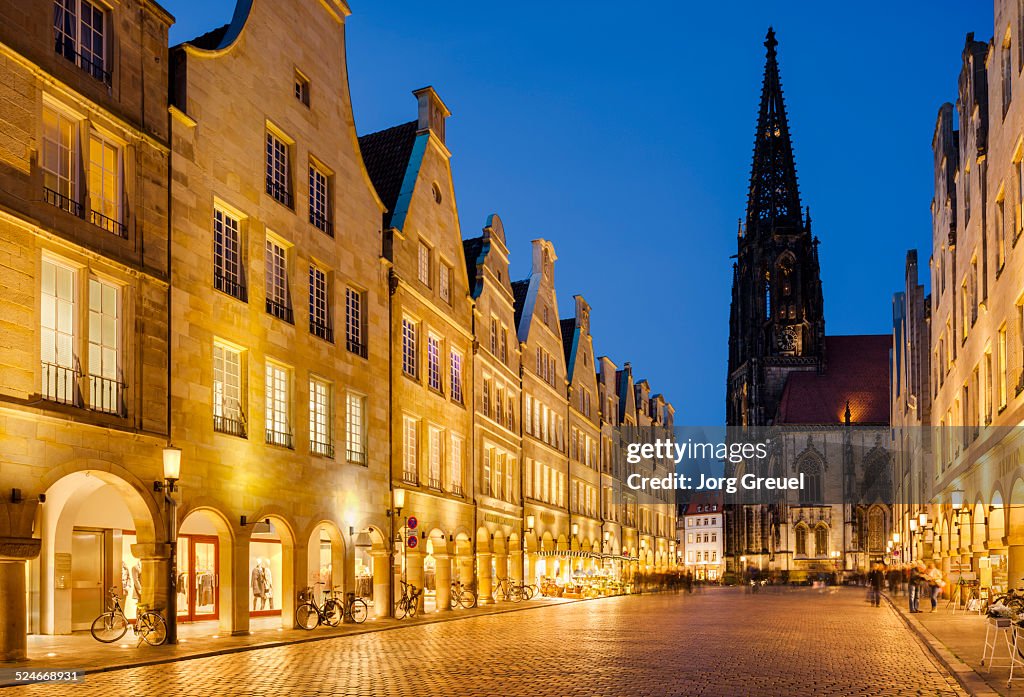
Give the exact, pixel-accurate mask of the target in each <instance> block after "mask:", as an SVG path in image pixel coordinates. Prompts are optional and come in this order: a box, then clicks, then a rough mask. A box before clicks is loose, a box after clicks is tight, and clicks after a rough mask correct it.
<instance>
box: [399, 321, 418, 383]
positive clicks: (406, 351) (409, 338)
mask: <svg viewBox="0 0 1024 697" xmlns="http://www.w3.org/2000/svg"><path fill="white" fill-rule="evenodd" d="M418 329H419V328H418V327H417V325H416V323H415V322H413V321H412V320H411V319H407V318H403V319H402V372H403V373H405V374H406V375H408V376H409V377H411V378H415V377H418V370H417V364H416V340H417V334H418Z"/></svg>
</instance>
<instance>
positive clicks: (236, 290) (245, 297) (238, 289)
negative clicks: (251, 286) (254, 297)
mask: <svg viewBox="0 0 1024 697" xmlns="http://www.w3.org/2000/svg"><path fill="white" fill-rule="evenodd" d="M213 287H214V288H216V289H217V290H219V291H221V292H222V293H227V294H228V295H230V296H232V297H234V298H238V299H239V300H241V301H242V302H249V294H248V293H247V292H246V288H245V285H244V284H242V283H239V282H238V281H236V280H234V279H231V278H228V277H227V276H225V275H224V274H222V273H220V272H219V271H216V270H215V271H214V273H213Z"/></svg>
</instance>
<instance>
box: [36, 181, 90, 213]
mask: <svg viewBox="0 0 1024 697" xmlns="http://www.w3.org/2000/svg"><path fill="white" fill-rule="evenodd" d="M43 200H44V201H46V202H47V203H49V204H50V205H51V206H56V207H57V208H60V209H61V210H62V211H67V212H68V213H70V214H71V215H76V216H78V217H79V218H81V217H82V204H81V203H79V202H78V201H76V200H75V199H73V198H71V197H69V196H65V195H64V194H62V193H60V192H59V191H54V190H53V189H50V188H48V187H44V188H43Z"/></svg>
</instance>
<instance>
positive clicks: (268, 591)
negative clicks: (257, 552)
mask: <svg viewBox="0 0 1024 697" xmlns="http://www.w3.org/2000/svg"><path fill="white" fill-rule="evenodd" d="M263 586H264V593H263V597H264V599H265V600H266V601H267V609H268V610H273V609H274V582H273V579H272V577H271V575H270V560H269V559H264V560H263Z"/></svg>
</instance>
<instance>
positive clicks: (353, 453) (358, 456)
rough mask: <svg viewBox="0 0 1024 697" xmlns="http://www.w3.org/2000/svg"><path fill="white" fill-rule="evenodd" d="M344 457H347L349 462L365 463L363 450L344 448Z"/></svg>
mask: <svg viewBox="0 0 1024 697" xmlns="http://www.w3.org/2000/svg"><path fill="white" fill-rule="evenodd" d="M345 457H346V458H347V459H348V461H349V462H356V463H358V464H360V465H365V464H366V451H365V450H353V449H352V448H346V449H345Z"/></svg>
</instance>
